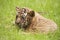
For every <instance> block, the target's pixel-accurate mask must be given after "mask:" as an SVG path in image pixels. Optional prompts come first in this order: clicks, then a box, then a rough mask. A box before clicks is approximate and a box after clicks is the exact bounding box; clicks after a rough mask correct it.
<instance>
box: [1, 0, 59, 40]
mask: <svg viewBox="0 0 60 40" xmlns="http://www.w3.org/2000/svg"><path fill="white" fill-rule="evenodd" d="M16 6H19V7H28V8H31V9H33V10H35V11H38V12H40V11H41V12H45V13H44V14H42V15H43V16H44V17H46V18H49V19H52V20H54V21H55V22H56V23H57V25H58V29H57V31H56V32H54V33H53V34H48V35H44V34H22V31H18V28H17V26H16V25H14V24H13V21H15V16H16V10H15V8H16ZM0 40H60V0H0Z"/></svg>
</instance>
